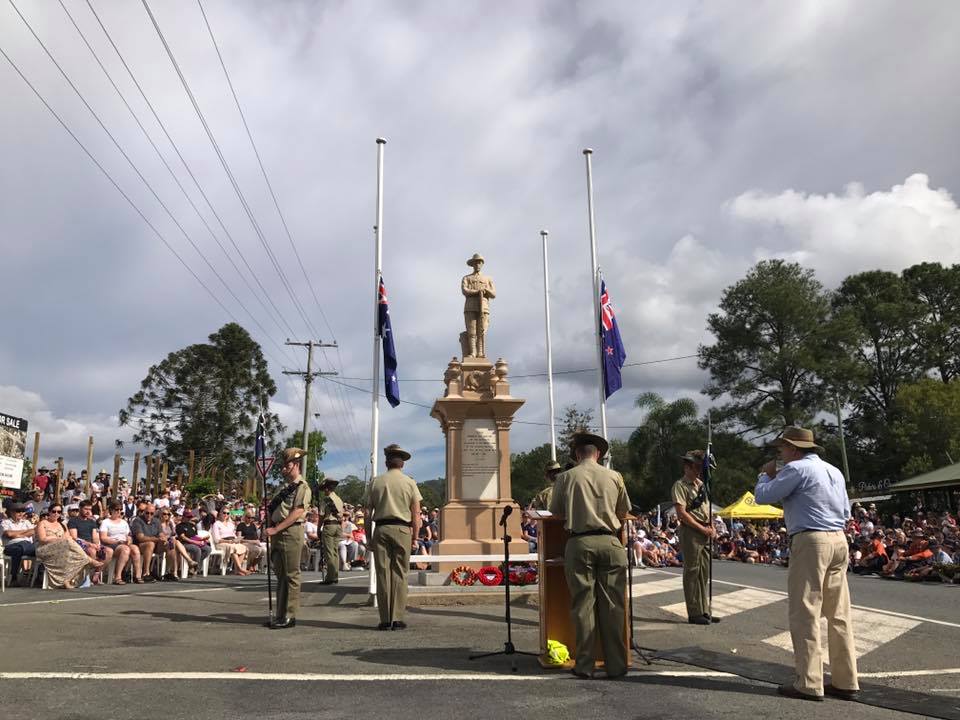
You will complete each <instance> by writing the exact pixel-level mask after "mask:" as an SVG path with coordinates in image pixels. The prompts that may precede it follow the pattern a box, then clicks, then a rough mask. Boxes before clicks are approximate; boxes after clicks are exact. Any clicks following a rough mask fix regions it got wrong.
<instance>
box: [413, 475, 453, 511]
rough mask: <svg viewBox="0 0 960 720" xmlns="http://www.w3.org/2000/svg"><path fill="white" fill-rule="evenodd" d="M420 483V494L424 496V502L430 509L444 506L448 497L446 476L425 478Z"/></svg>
mask: <svg viewBox="0 0 960 720" xmlns="http://www.w3.org/2000/svg"><path fill="white" fill-rule="evenodd" d="M419 485H420V494H421V495H422V496H423V504H424V505H426V506H427V508H429V509H430V510H433V508H435V507H443V504H444V503H445V502H446V497H447V481H446V480H445V479H444V478H436V479H435V480H425V481H424V482H422V483H419Z"/></svg>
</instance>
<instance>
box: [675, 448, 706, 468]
mask: <svg viewBox="0 0 960 720" xmlns="http://www.w3.org/2000/svg"><path fill="white" fill-rule="evenodd" d="M680 459H681V460H683V461H684V462H690V463H694V464H695V465H699V464H700V463H702V462H703V450H687V452H686V453H685V454H683V455H681V456H680Z"/></svg>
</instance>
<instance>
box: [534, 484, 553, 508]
mask: <svg viewBox="0 0 960 720" xmlns="http://www.w3.org/2000/svg"><path fill="white" fill-rule="evenodd" d="M552 498H553V483H550V484H549V485H547V487H545V488H544V489H543V490H541V491H540V492H538V493H537V494H536V495H534V497H533V501H532V502H531V503H530V507H531V508H533V509H534V510H549V509H550V500H551V499H552Z"/></svg>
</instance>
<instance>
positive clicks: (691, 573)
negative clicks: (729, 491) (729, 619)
mask: <svg viewBox="0 0 960 720" xmlns="http://www.w3.org/2000/svg"><path fill="white" fill-rule="evenodd" d="M703 457H704V453H703V450H691V451H690V452H688V453H687V454H686V455H684V456H683V457H682V458H680V459H681V460H683V477H682V478H680V479H679V480H677V481H676V482H675V483H674V484H673V490H672V491H671V492H670V496H671V499H672V500H673V507H674V509H675V510H676V511H677V520H679V521H680V551H681V552H682V553H683V598H684V600H686V602H687V622H688V623H690V624H691V625H709V624H710V623H711V622H715V623H716V622H720V619H719V618H716V617H711V615H710V612H709V608H708V607H707V579H708V578H709V576H710V546H709V540H710V538H711V537H715V536H716V534H717V532H716V530H714V529H713V526H712V525H711V523H710V505H709V500H708V498H707V488H706V486H705V485H704V484H703V482H702V481H701V480H700V470H701V468H702V467H703Z"/></svg>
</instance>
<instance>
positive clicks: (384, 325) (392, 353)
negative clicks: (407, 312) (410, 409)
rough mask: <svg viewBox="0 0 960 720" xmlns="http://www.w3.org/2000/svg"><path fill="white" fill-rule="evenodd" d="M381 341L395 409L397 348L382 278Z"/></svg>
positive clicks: (397, 397) (389, 394)
mask: <svg viewBox="0 0 960 720" xmlns="http://www.w3.org/2000/svg"><path fill="white" fill-rule="evenodd" d="M379 308H380V314H379V315H380V328H379V330H380V339H381V341H382V343H383V381H384V391H385V393H386V396H387V402H389V403H390V404H391V405H392V406H393V407H396V406H397V405H399V404H400V383H399V381H398V380H397V348H396V346H395V345H394V344H393V328H392V327H391V326H390V307H389V306H388V305H387V289H386V287H385V286H384V284H383V278H382V277H381V278H380V305H379Z"/></svg>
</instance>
